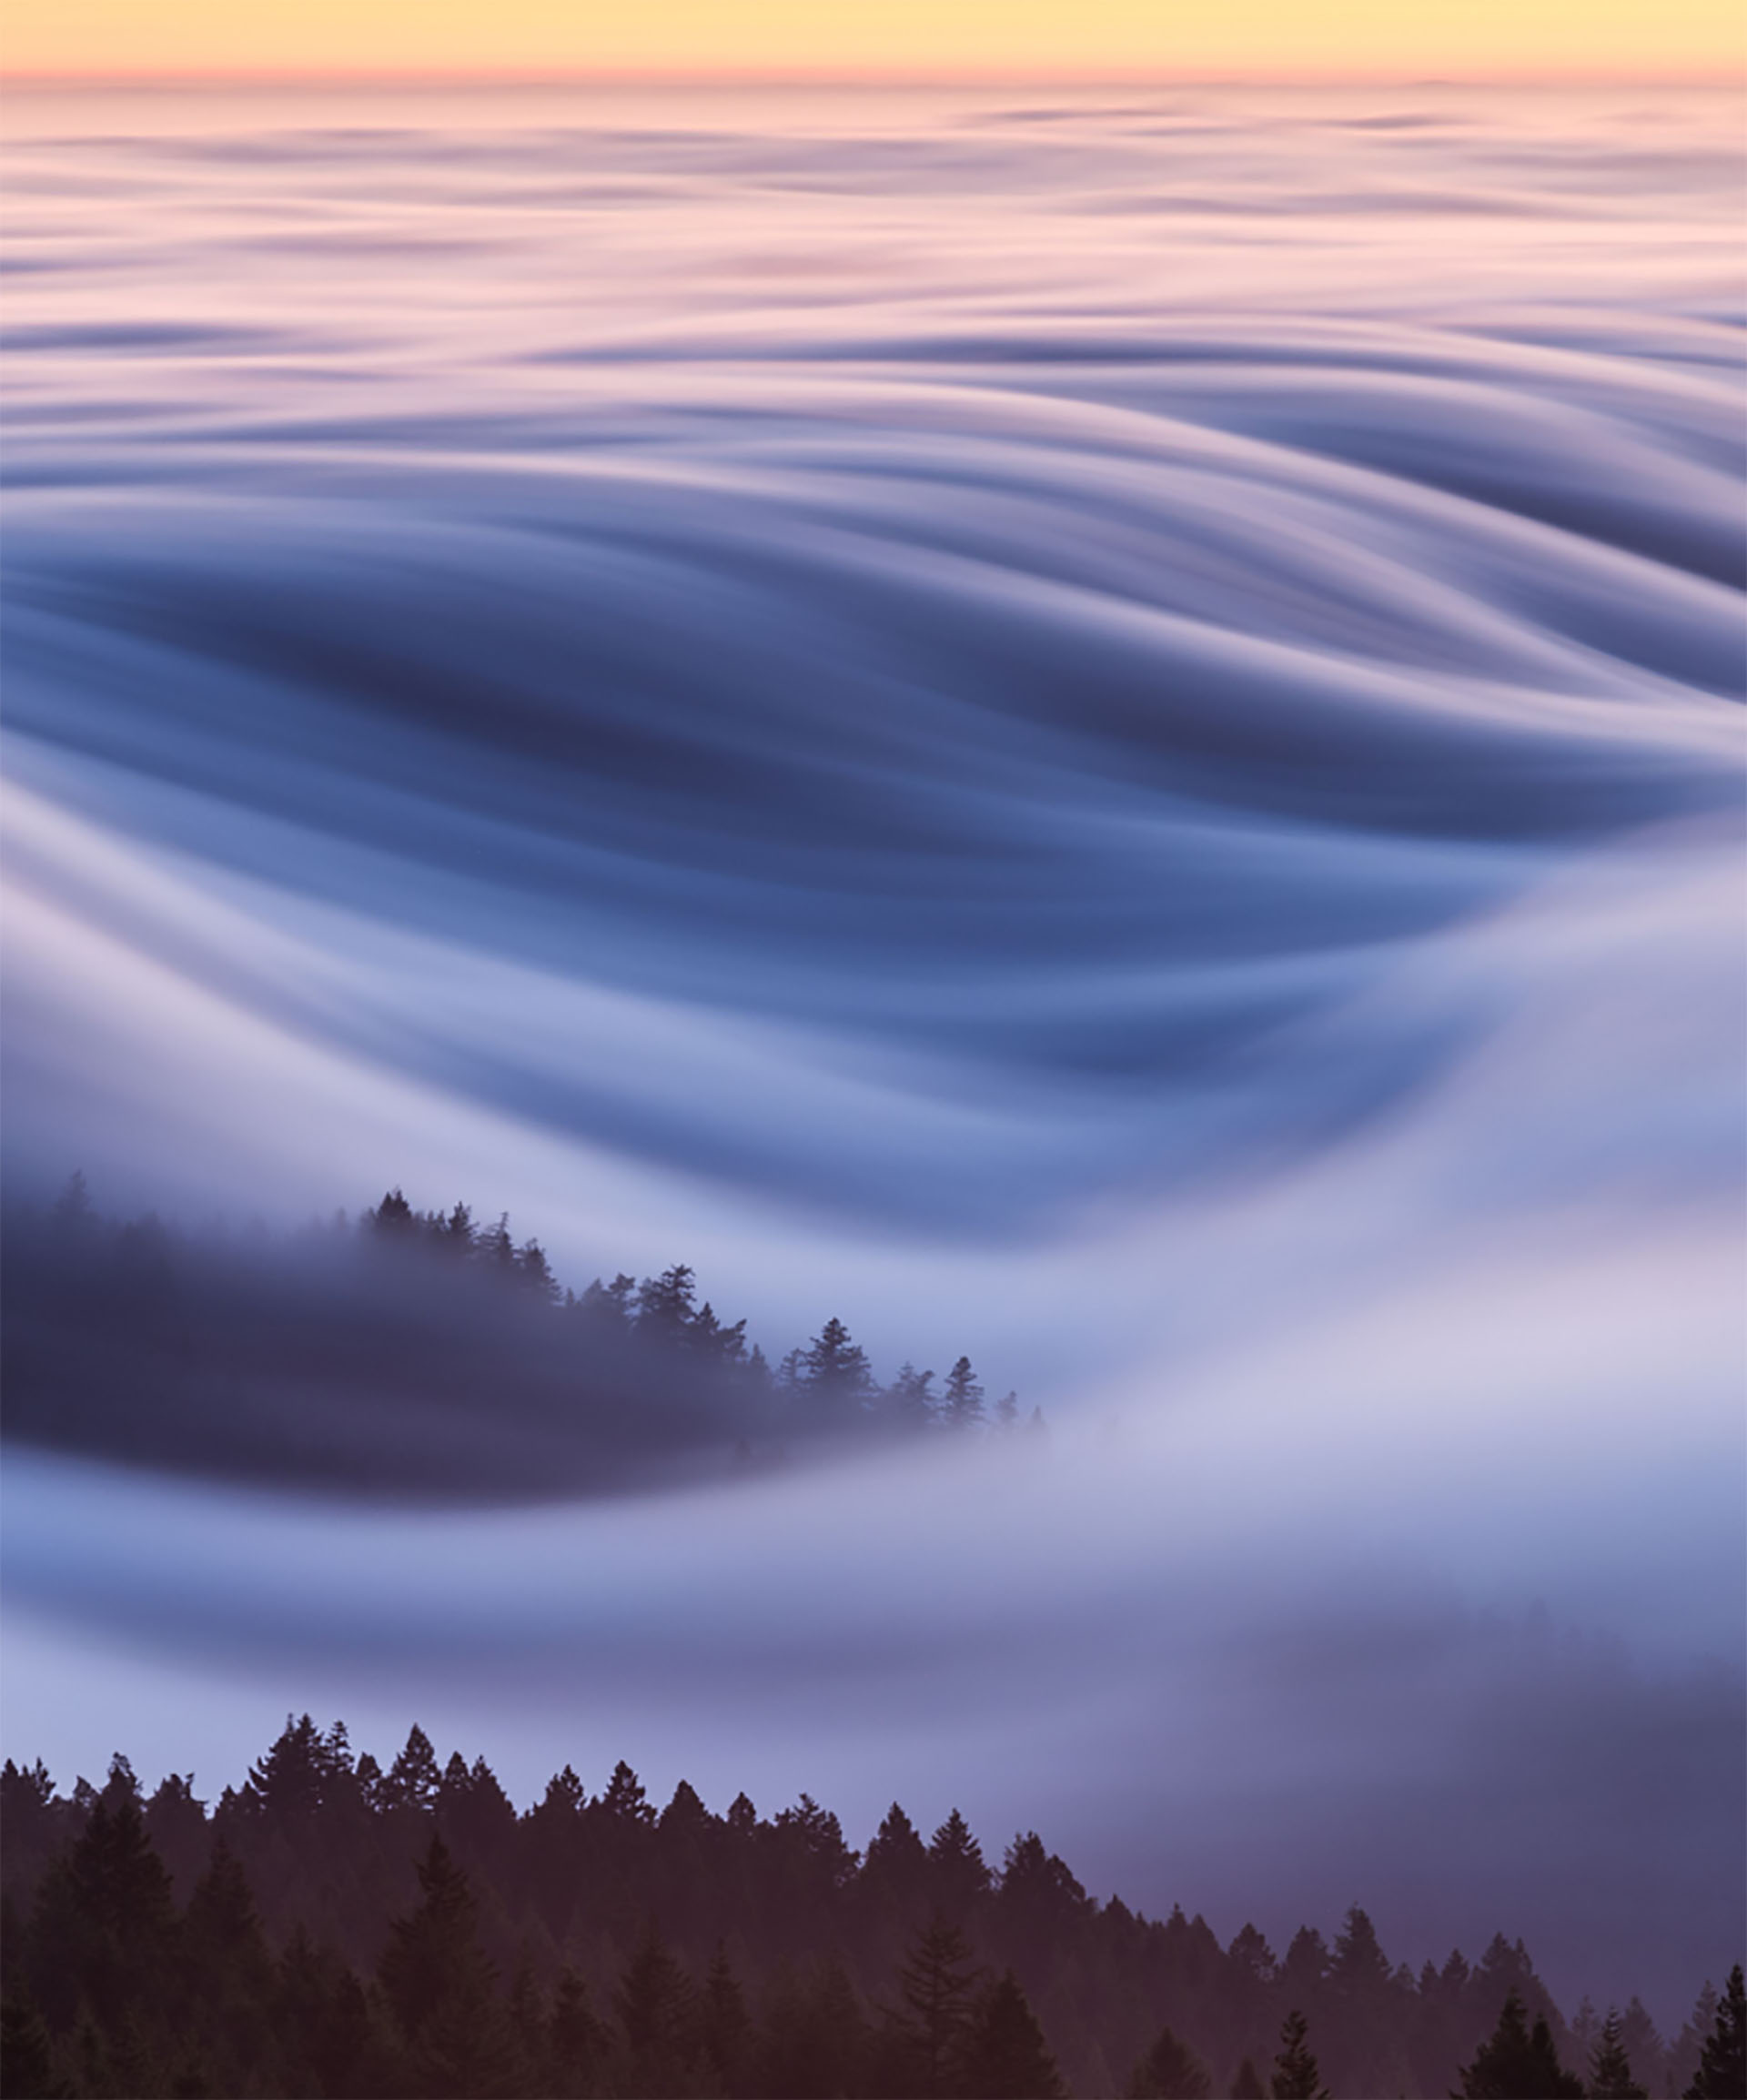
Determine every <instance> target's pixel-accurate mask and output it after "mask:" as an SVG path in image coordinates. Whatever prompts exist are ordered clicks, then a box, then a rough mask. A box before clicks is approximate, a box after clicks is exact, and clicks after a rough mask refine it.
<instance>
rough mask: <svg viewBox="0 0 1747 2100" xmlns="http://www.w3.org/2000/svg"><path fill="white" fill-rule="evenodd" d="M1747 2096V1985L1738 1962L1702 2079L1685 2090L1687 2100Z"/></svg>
mask: <svg viewBox="0 0 1747 2100" xmlns="http://www.w3.org/2000/svg"><path fill="white" fill-rule="evenodd" d="M1739 2094H1747V1984H1744V1983H1743V1979H1742V1966H1741V1964H1740V1963H1739V1962H1737V1963H1736V1964H1735V1965H1734V1967H1733V1968H1732V1969H1731V1970H1730V1972H1729V1981H1728V1983H1727V1984H1725V1985H1724V1986H1723V1993H1722V2001H1721V2003H1720V2004H1718V2006H1717V2024H1716V2025H1715V2026H1714V2027H1713V2028H1712V2030H1711V2033H1710V2034H1709V2035H1708V2036H1707V2037H1706V2039H1705V2044H1704V2047H1703V2050H1702V2053H1701V2055H1700V2058H1699V2075H1698V2076H1697V2077H1696V2078H1694V2079H1693V2081H1692V2083H1691V2085H1689V2086H1688V2087H1687V2089H1686V2100H1724V2095H1739Z"/></svg>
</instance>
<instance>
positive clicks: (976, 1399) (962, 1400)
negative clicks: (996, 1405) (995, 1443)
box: [943, 1357, 1017, 1429]
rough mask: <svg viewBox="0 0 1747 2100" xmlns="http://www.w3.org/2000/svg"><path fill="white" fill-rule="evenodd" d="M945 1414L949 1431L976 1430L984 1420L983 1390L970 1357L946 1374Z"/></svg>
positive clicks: (963, 1359) (960, 1361)
mask: <svg viewBox="0 0 1747 2100" xmlns="http://www.w3.org/2000/svg"><path fill="white" fill-rule="evenodd" d="M1016 1405H1017V1402H1016V1401H1015V1407H1016ZM943 1413H944V1417H945V1421H946V1427H947V1428H948V1429H974V1428H975V1427H976V1426H977V1424H978V1423H980V1422H981V1421H982V1419H983V1388H982V1385H981V1383H980V1381H979V1380H978V1378H977V1375H976V1373H975V1372H974V1370H973V1369H972V1368H971V1359H970V1358H969V1357H960V1358H959V1359H958V1361H957V1362H956V1363H955V1364H954V1366H953V1368H952V1369H951V1370H950V1371H948V1372H947V1374H946V1398H945V1402H944V1408H943Z"/></svg>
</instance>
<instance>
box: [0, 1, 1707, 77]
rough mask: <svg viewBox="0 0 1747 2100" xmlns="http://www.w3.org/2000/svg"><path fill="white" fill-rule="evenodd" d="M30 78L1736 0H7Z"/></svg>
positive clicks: (1126, 32)
mask: <svg viewBox="0 0 1747 2100" xmlns="http://www.w3.org/2000/svg"><path fill="white" fill-rule="evenodd" d="M0 21H3V22H4V28H3V29H0V58H3V59H4V63H5V67H6V69H7V70H8V71H10V72H12V73H14V74H23V73H95V74H154V73H156V74H165V73H169V74H177V73H201V72H263V71H264V72H277V71H296V72H329V71H332V72H348V71H357V72H463V73H469V72H520V73H528V72H532V73H539V72H549V71H550V72H590V71H605V72H620V71H634V72H657V73H671V72H679V73H712V72H720V71H752V72H773V71H783V70H791V69H795V70H804V71H823V72H834V73H843V74H854V73H861V72H894V71H895V72H912V71H933V72H945V73H990V72H993V73H1003V72H1012V73H1025V72H1057V73H1100V72H1102V73H1119V72H1125V71H1147V72H1183V73H1188V74H1202V75H1205V74H1209V73H1213V74H1219V73H1231V74H1263V75H1272V76H1285V75H1291V74H1295V73H1322V74H1327V73H1347V74H1361V75H1377V74H1386V75H1397V76H1399V75H1407V76H1424V75H1428V74H1440V75H1481V76H1487V75H1492V76H1496V75H1500V74H1505V75H1510V74H1530V75H1545V74H1561V73H1580V74H1591V75H1592V74H1610V75H1619V74H1628V75H1657V76H1671V75H1682V74H1703V75H1711V76H1715V75H1717V74H1719V73H1723V74H1727V73H1738V72H1739V70H1740V69H1741V67H1742V64H1743V59H1744V58H1747V28H1744V27H1743V25H1744V24H1747V7H1743V5H1742V0H636V4H629V0H252V4H251V0H7V5H5V9H4V11H3V12H0Z"/></svg>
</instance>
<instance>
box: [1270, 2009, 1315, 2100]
mask: <svg viewBox="0 0 1747 2100" xmlns="http://www.w3.org/2000/svg"><path fill="white" fill-rule="evenodd" d="M1308 2029H1309V2022H1308V2020H1307V2019H1306V2018H1305V2016H1304V2014H1302V2013H1299V2012H1296V2011H1295V2012H1291V2013H1288V2014H1287V2016H1286V2024H1285V2025H1284V2026H1283V2027H1282V2028H1281V2029H1280V2051H1279V2055H1277V2056H1276V2057H1275V2059H1274V2075H1273V2077H1272V2078H1271V2079H1270V2080H1269V2081H1268V2086H1269V2090H1270V2091H1271V2092H1272V2094H1273V2095H1274V2100H1328V2092H1327V2090H1326V2088H1325V2087H1324V2085H1323V2083H1322V2073H1321V2072H1320V2071H1319V2070H1318V2067H1317V2060H1316V2058H1315V2057H1314V2056H1313V2055H1311V2054H1310V2050H1309V2048H1308V2044H1307V2043H1306V2040H1305V2036H1306V2034H1307V2033H1308Z"/></svg>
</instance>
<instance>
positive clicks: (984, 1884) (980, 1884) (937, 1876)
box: [928, 1809, 989, 1923]
mask: <svg viewBox="0 0 1747 2100" xmlns="http://www.w3.org/2000/svg"><path fill="white" fill-rule="evenodd" d="M928 1878H929V1881H930V1883H931V1884H932V1886H933V1889H934V1903H935V1907H936V1908H937V1909H938V1910H939V1911H941V1913H943V1914H944V1916H946V1917H948V1918H950V1919H952V1920H953V1921H954V1923H956V1922H958V1921H960V1920H962V1919H963V1918H964V1916H965V1915H966V1914H967V1913H969V1912H970V1911H971V1909H972V1908H973V1907H974V1905H975V1904H976V1903H979V1902H980V1901H981V1899H982V1898H983V1897H984V1896H985V1895H986V1894H987V1893H988V1892H989V1870H988V1866H987V1864H986V1863H985V1860H984V1858H983V1848H982V1846H981V1845H980V1844H978V1843H977V1842H976V1840H975V1838H974V1836H973V1835H972V1834H971V1828H970V1825H969V1824H968V1823H967V1822H965V1821H964V1817H963V1816H962V1815H961V1814H960V1813H959V1812H958V1811H957V1810H956V1809H954V1810H953V1811H952V1812H950V1813H949V1814H948V1816H947V1818H946V1821H945V1822H944V1823H942V1824H941V1826H940V1828H939V1829H938V1830H937V1831H936V1832H934V1838H933V1841H932V1842H931V1843H930V1844H929V1847H928Z"/></svg>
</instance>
